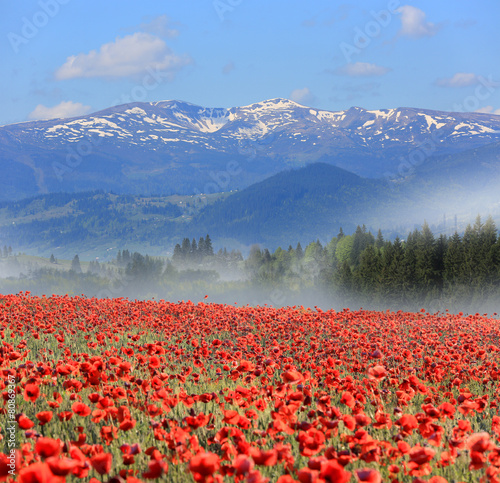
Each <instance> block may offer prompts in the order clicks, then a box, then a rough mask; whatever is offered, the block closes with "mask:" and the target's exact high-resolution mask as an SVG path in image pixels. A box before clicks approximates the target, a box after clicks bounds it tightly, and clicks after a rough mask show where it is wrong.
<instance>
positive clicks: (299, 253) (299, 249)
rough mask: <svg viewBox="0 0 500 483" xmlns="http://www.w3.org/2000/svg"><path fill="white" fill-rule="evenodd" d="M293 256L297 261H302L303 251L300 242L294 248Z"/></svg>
mask: <svg viewBox="0 0 500 483" xmlns="http://www.w3.org/2000/svg"><path fill="white" fill-rule="evenodd" d="M295 255H296V257H297V260H302V258H303V257H304V250H302V245H301V244H300V242H298V243H297V248H295Z"/></svg>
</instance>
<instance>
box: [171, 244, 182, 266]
mask: <svg viewBox="0 0 500 483" xmlns="http://www.w3.org/2000/svg"><path fill="white" fill-rule="evenodd" d="M172 260H174V261H176V262H180V261H182V260H183V254H182V248H181V246H180V245H179V244H178V243H177V244H176V245H175V247H174V253H173V255H172Z"/></svg>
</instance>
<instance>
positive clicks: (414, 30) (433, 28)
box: [397, 5, 441, 39]
mask: <svg viewBox="0 0 500 483" xmlns="http://www.w3.org/2000/svg"><path fill="white" fill-rule="evenodd" d="M397 11H398V12H399V13H400V14H401V28H400V30H399V32H398V33H399V35H405V36H407V37H412V38H414V39H419V38H421V37H432V36H433V35H435V34H436V33H437V31H438V30H439V29H440V28H441V26H440V25H436V24H433V23H432V22H428V21H427V20H426V14H425V12H424V11H422V10H420V9H419V8H417V7H412V6H411V5H403V6H401V7H399V8H398V9H397Z"/></svg>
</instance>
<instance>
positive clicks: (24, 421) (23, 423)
mask: <svg viewBox="0 0 500 483" xmlns="http://www.w3.org/2000/svg"><path fill="white" fill-rule="evenodd" d="M17 422H18V424H19V427H20V428H21V429H31V428H32V427H33V426H34V425H35V423H34V422H33V421H32V420H31V419H29V418H28V417H27V416H26V415H24V414H21V415H20V416H19V418H18V420H17Z"/></svg>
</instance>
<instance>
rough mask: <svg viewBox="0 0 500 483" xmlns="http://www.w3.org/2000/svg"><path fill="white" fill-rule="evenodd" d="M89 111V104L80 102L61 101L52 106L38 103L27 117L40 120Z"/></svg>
mask: <svg viewBox="0 0 500 483" xmlns="http://www.w3.org/2000/svg"><path fill="white" fill-rule="evenodd" d="M89 112H90V106H84V105H83V104H81V103H80V102H73V101H63V102H61V103H59V104H57V106H54V107H47V106H44V105H43V104H38V106H36V107H35V109H34V110H33V111H32V112H30V113H29V114H28V119H33V120H41V119H57V118H67V117H76V116H83V115H84V114H88V113H89Z"/></svg>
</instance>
